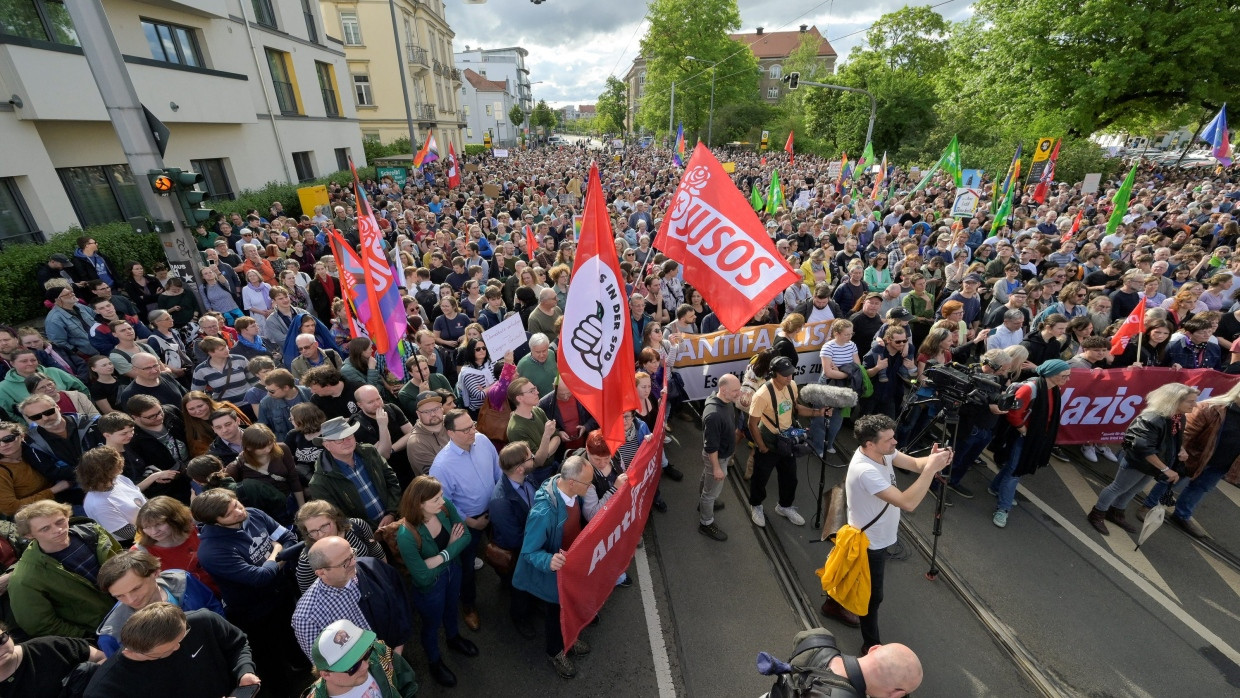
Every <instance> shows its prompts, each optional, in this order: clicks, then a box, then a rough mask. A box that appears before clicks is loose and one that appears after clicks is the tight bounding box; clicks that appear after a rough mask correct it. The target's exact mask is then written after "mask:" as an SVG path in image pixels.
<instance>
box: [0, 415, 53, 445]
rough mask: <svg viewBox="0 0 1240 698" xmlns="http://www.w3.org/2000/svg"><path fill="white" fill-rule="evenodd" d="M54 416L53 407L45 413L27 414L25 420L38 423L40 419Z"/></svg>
mask: <svg viewBox="0 0 1240 698" xmlns="http://www.w3.org/2000/svg"><path fill="white" fill-rule="evenodd" d="M54 414H56V408H55V407H53V408H52V409H50V410H48V411H46V412H36V413H34V414H28V415H26V419H29V420H30V421H32V422H37V421H39V420H40V419H45V418H47V417H51V416H52V415H54ZM6 443H7V442H6Z"/></svg>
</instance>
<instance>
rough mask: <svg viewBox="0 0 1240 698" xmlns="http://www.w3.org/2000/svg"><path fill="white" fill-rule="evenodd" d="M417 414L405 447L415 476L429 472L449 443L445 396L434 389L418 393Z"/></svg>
mask: <svg viewBox="0 0 1240 698" xmlns="http://www.w3.org/2000/svg"><path fill="white" fill-rule="evenodd" d="M416 414H417V422H415V423H414V425H413V431H412V432H410V433H409V444H408V445H407V446H406V447H405V453H406V455H408V457H409V468H410V470H412V471H413V476H414V477H417V476H419V475H425V474H427V472H429V471H430V469H431V463H433V462H434V461H435V456H437V455H439V452H440V451H442V450H443V448H444V446H447V445H448V430H447V429H444V426H443V418H444V412H443V398H441V397H439V395H438V394H437V393H435V392H434V391H432V390H424V391H422V392H420V393H418V397H417V413H416Z"/></svg>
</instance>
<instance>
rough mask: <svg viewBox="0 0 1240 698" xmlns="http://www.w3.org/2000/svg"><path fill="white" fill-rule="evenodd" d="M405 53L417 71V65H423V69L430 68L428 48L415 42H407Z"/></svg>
mask: <svg viewBox="0 0 1240 698" xmlns="http://www.w3.org/2000/svg"><path fill="white" fill-rule="evenodd" d="M405 55H406V58H407V60H408V61H409V63H410V64H411V65H413V66H414V67H415V73H416V72H418V68H417V66H421V70H425V69H427V68H430V67H431V66H430V63H429V62H428V61H427V57H426V49H424V48H422V47H421V46H417V45H414V44H405Z"/></svg>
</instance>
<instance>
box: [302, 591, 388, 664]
mask: <svg viewBox="0 0 1240 698" xmlns="http://www.w3.org/2000/svg"><path fill="white" fill-rule="evenodd" d="M361 600H362V590H361V589H360V588H359V587H358V582H357V577H356V576H354V577H353V579H351V580H349V583H348V584H346V585H344V587H342V588H337V587H334V586H330V585H327V584H324V583H323V580H322V579H316V580H314V584H311V585H310V588H309V589H307V590H306V593H305V594H303V595H302V597H301V599H299V600H298V601H297V609H296V610H295V611H293V633H294V634H295V635H296V636H297V644H299V645H301V651H302V652H305V653H306V656H307V657H309V656H310V649H311V648H312V647H313V646H314V643H315V642H316V641H318V639H319V633H321V632H323V628H326V627H327V626H329V625H331V624H332V623H335V622H336V621H338V620H348V621H351V622H352V623H353V624H354V625H356V626H357V627H359V628H361V629H362V630H370V629H371V627H370V623H367V622H366V616H364V615H362V609H361V608H360V607H359V606H358V605H357V604H358V602H359V601H361Z"/></svg>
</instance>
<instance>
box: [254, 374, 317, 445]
mask: <svg viewBox="0 0 1240 698" xmlns="http://www.w3.org/2000/svg"><path fill="white" fill-rule="evenodd" d="M310 396H311V392H310V389H309V388H306V387H304V386H297V397H295V398H293V399H292V400H280V399H278V398H274V397H272V396H270V395H268V396H267V397H265V398H263V401H262V402H260V403H258V421H260V422H262V423H263V424H266V425H267V426H269V427H271V431H273V432H275V435H276V438H277V439H279V440H280V441H283V440H284V437H286V436H288V433H289V432H290V431H292V430H293V429H294V426H293V416H292V413H293V408H294V407H296V406H297V405H300V404H301V403H303V402H310Z"/></svg>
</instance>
